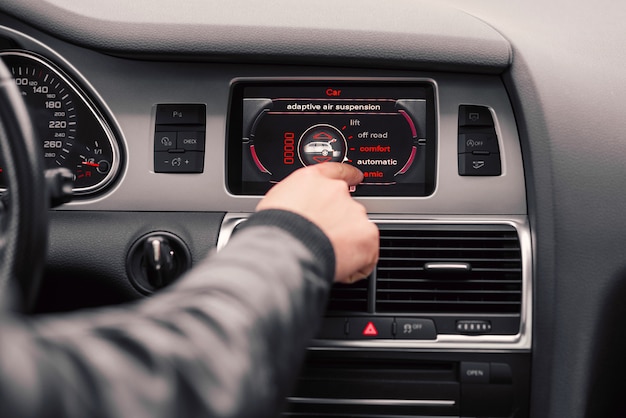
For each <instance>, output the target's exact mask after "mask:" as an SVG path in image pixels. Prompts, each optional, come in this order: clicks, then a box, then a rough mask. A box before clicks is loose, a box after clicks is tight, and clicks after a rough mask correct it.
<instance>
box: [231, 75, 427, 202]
mask: <svg viewBox="0 0 626 418" xmlns="http://www.w3.org/2000/svg"><path fill="white" fill-rule="evenodd" d="M435 125H436V124H435V98H434V87H433V85H432V84H431V83H427V82H388V81H371V82H367V83H365V82H348V81H340V82H334V81H331V82H329V81H325V82H317V81H316V82H312V81H309V82H280V83H277V82H238V83H234V85H233V88H232V92H231V104H230V116H229V125H228V147H227V150H228V155H227V165H228V167H227V174H228V175H227V182H228V188H229V190H230V192H231V193H233V194H236V195H261V194H264V193H265V192H267V191H268V190H269V189H270V188H271V187H272V185H273V184H275V183H277V182H279V181H281V180H282V179H284V178H285V177H286V176H288V175H289V174H290V173H292V172H293V171H294V170H296V169H298V168H301V167H304V166H309V165H313V164H321V163H324V162H328V161H334V162H339V163H344V164H351V165H353V166H355V167H357V168H358V169H360V170H361V171H362V172H363V175H364V178H363V182H362V183H361V184H359V185H358V186H357V187H356V189H355V190H354V191H353V193H354V195H356V196H427V195H430V194H432V192H433V190H434V188H435V150H436V135H435Z"/></svg>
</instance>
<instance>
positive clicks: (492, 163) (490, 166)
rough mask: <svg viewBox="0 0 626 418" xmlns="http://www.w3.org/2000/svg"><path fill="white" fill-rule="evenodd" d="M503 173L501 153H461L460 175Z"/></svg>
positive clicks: (495, 174)
mask: <svg viewBox="0 0 626 418" xmlns="http://www.w3.org/2000/svg"><path fill="white" fill-rule="evenodd" d="M500 174H502V168H501V165H500V154H486V155H475V154H471V153H467V154H459V175H461V176H499V175H500Z"/></svg>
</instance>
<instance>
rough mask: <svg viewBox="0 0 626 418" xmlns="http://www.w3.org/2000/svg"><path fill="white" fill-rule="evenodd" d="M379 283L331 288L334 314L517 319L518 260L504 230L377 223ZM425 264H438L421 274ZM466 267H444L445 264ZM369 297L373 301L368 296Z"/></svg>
mask: <svg viewBox="0 0 626 418" xmlns="http://www.w3.org/2000/svg"><path fill="white" fill-rule="evenodd" d="M380 246H381V248H380V258H379V262H378V266H377V268H376V281H375V283H371V286H372V287H373V288H372V289H369V288H368V283H367V282H359V283H357V284H355V285H352V286H345V285H340V286H337V285H336V286H335V287H334V288H333V291H332V293H331V299H330V302H329V305H328V311H329V312H331V313H337V312H340V313H345V312H351V313H369V314H372V313H374V314H375V313H381V314H399V315H429V314H430V315H439V314H443V315H448V314H458V315H483V314H487V315H493V314H504V315H510V314H520V312H521V306H522V291H523V287H522V260H521V250H520V243H519V239H518V236H517V231H516V230H515V228H513V227H512V226H508V225H454V226H451V225H421V224H406V225H381V226H380ZM427 263H434V264H440V265H441V264H443V266H442V267H441V268H439V269H425V268H424V266H425V265H426V264H427ZM446 264H449V265H451V266H458V265H466V266H469V269H457V270H456V271H455V269H454V268H450V269H446V268H445V265H446ZM372 295H374V296H375V300H374V301H371V300H370V297H371V296H372Z"/></svg>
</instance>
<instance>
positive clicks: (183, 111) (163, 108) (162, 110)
mask: <svg viewBox="0 0 626 418" xmlns="http://www.w3.org/2000/svg"><path fill="white" fill-rule="evenodd" d="M205 123H206V107H205V105H203V104H160V105H157V112H156V124H157V125H205Z"/></svg>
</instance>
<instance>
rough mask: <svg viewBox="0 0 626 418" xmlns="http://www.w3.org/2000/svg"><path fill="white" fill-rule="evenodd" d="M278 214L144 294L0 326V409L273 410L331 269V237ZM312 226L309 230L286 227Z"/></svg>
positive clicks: (116, 412) (46, 412) (315, 317)
mask: <svg viewBox="0 0 626 418" xmlns="http://www.w3.org/2000/svg"><path fill="white" fill-rule="evenodd" d="M269 215H276V216H277V219H278V220H276V223H277V224H278V223H280V219H283V220H284V216H287V217H289V216H291V215H281V214H276V213H274V214H272V213H266V214H262V215H260V216H257V221H258V219H259V218H262V217H263V216H269ZM281 216H283V218H281ZM270 217H271V216H270ZM257 221H255V218H253V219H252V220H251V222H250V225H253V224H254V223H255V222H257ZM264 221H268V219H265V220H264ZM269 221H270V223H271V222H272V221H271V220H269ZM298 222H300V221H298ZM288 224H289V225H290V226H289V227H288V229H289V228H295V230H290V232H286V230H285V229H281V228H279V227H276V226H273V227H263V226H250V227H249V228H248V230H247V231H246V230H244V231H242V232H240V233H239V234H237V236H235V237H234V238H233V240H232V242H231V243H230V244H229V246H227V247H226V248H225V249H224V250H223V251H222V252H220V253H219V254H217V255H216V256H214V257H212V258H211V259H210V260H209V261H205V262H203V264H202V265H201V266H198V268H195V269H194V270H193V272H192V273H191V274H190V275H189V277H187V278H186V279H185V280H183V281H181V283H180V284H179V285H176V286H174V287H173V288H172V289H171V290H169V291H166V292H164V293H163V294H161V295H158V296H156V297H154V298H152V299H150V300H147V301H145V302H143V303H139V304H136V305H134V306H131V307H126V308H116V309H108V310H104V311H100V312H92V313H89V314H88V315H85V314H82V315H81V316H77V315H72V316H70V317H64V318H58V319H47V320H40V321H37V322H35V323H34V324H33V328H32V329H28V328H24V326H23V324H22V323H11V324H7V325H6V326H3V328H2V329H1V330H0V333H2V335H0V338H1V340H0V363H1V367H2V370H3V372H4V373H3V375H2V379H4V381H2V382H0V388H1V389H0V399H1V401H2V402H1V403H2V405H3V408H6V405H9V406H10V408H13V409H14V410H15V414H13V413H12V412H13V411H11V409H10V408H9V410H8V411H6V410H5V412H7V413H9V411H10V412H11V415H16V416H20V415H24V416H28V415H31V416H37V417H44V416H59V415H62V416H81V417H83V416H94V415H102V416H133V417H140V416H142V415H145V416H150V417H159V416H188V415H195V414H199V415H200V414H204V415H207V416H218V417H238V416H252V415H255V416H256V415H259V416H262V415H264V413H272V412H274V409H275V408H276V406H277V404H279V403H280V402H281V398H282V396H283V395H284V391H285V390H286V388H287V386H288V385H289V383H290V381H291V379H293V377H294V375H295V372H296V370H297V366H298V364H299V359H300V356H301V354H302V352H303V348H304V347H305V346H306V344H307V342H308V340H309V339H310V337H311V336H312V334H313V332H314V330H315V328H316V327H317V324H318V321H319V315H320V314H321V312H322V310H323V306H324V304H325V300H326V295H327V292H328V288H329V287H330V282H331V280H332V277H333V272H334V258H333V253H332V247H330V244H329V243H328V242H327V241H325V237H323V235H322V236H320V235H319V234H321V232H319V230H316V229H314V228H313V229H311V226H310V225H304V224H302V225H300V227H298V226H297V225H296V226H295V227H294V226H293V223H292V222H289V223H288ZM296 224H297V222H296ZM311 231H313V235H314V236H312V237H308V238H303V237H300V238H301V239H295V238H294V236H298V235H299V234H311ZM302 239H304V241H303V240H302ZM269 243H271V244H269ZM309 247H310V248H309ZM322 257H323V258H325V260H321V259H320V258H322ZM9 346H10V349H7V347H9ZM33 358H35V361H34V362H33V361H32V359H33ZM29 359H30V361H31V364H26V363H27V362H28V361H29ZM25 370H26V371H28V370H30V372H29V373H26V374H24V371H25ZM29 376H32V381H30V382H29V380H28V379H29ZM28 391H30V392H32V393H27V392H28ZM18 392H19V393H18ZM51 393H53V395H51Z"/></svg>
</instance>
